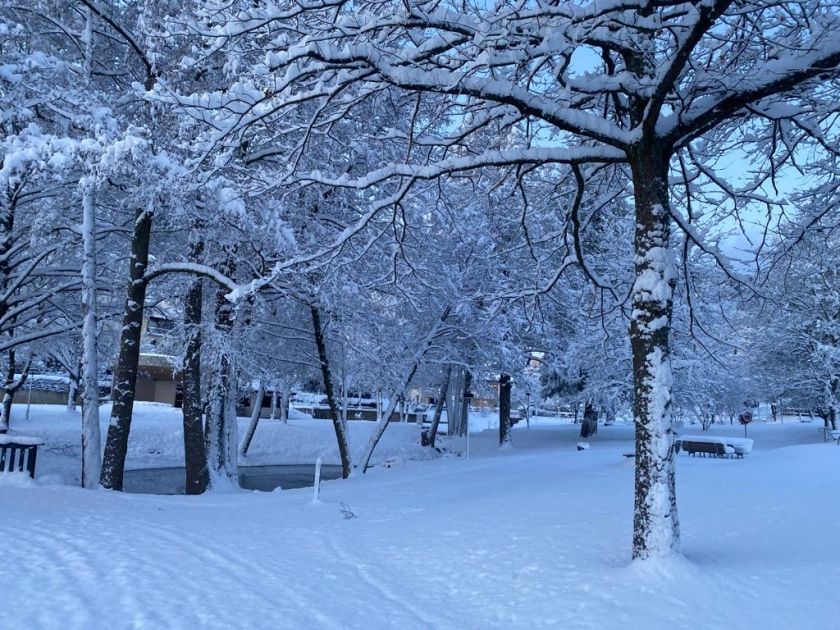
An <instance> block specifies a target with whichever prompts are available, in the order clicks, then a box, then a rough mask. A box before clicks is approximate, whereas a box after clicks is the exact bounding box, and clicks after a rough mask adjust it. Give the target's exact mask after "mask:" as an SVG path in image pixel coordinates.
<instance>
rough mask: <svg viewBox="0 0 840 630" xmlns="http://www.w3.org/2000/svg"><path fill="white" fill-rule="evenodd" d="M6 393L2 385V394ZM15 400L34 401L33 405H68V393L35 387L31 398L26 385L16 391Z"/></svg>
mask: <svg viewBox="0 0 840 630" xmlns="http://www.w3.org/2000/svg"><path fill="white" fill-rule="evenodd" d="M5 393H6V392H5V390H4V389H3V388H2V387H0V396H3V395H4V394H5ZM14 402H15V403H18V404H24V405H25V404H27V403H32V404H33V405H66V404H67V393H66V392H64V393H62V392H52V391H44V390H40V389H33V390H32V394H31V398H30V393H29V390H28V389H26V386H25V385H24V387H23V389H19V390H17V392H16V393H15V398H14Z"/></svg>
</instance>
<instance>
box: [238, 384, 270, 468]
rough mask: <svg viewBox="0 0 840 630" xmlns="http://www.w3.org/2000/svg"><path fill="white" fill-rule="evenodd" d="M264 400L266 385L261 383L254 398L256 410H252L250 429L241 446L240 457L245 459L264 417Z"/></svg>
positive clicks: (246, 432) (243, 437)
mask: <svg viewBox="0 0 840 630" xmlns="http://www.w3.org/2000/svg"><path fill="white" fill-rule="evenodd" d="M264 399H265V384H264V383H263V382H262V381H260V386H259V388H258V389H257V395H256V396H255V397H254V408H253V409H251V421H250V422H249V423H248V429H247V430H246V431H245V435H244V436H242V443H241V444H240V445H239V455H240V457H245V456H246V455H247V454H248V449H249V448H250V447H251V441H252V440H253V439H254V433H256V432H257V426H258V425H259V423H260V418H261V417H262V404H263V400H264Z"/></svg>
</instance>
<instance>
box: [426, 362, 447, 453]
mask: <svg viewBox="0 0 840 630" xmlns="http://www.w3.org/2000/svg"><path fill="white" fill-rule="evenodd" d="M451 374H452V367H451V366H450V367H447V368H446V375H445V376H444V377H443V382H442V383H441V384H440V391H439V392H438V397H437V400H436V401H435V414H434V415H433V416H432V426H431V428H430V429H429V446H430V447H431V448H434V447H435V440H436V439H437V432H438V426H440V416H441V414H442V412H443V403H444V401H445V400H446V392H447V390H448V389H449V377H450V375H451Z"/></svg>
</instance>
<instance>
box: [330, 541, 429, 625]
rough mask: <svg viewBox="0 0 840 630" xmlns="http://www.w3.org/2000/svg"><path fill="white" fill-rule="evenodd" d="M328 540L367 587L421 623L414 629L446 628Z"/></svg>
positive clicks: (333, 550)
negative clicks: (395, 592) (396, 593)
mask: <svg viewBox="0 0 840 630" xmlns="http://www.w3.org/2000/svg"><path fill="white" fill-rule="evenodd" d="M326 540H327V544H328V545H329V547H330V549H331V550H332V552H333V553H334V555H335V556H336V557H337V558H338V559H339V560H340V561H341V562H343V563H344V564H345V565H347V566H350V567H353V569H354V570H355V572H356V574H357V575H358V576H359V578H360V579H361V580H362V582H364V583H365V584H366V585H367V586H369V587H370V588H372V589H373V590H374V591H375V592H376V593H377V594H378V595H380V596H381V597H382V598H383V599H385V600H387V601H389V602H391V603H392V604H394V605H396V606H397V607H399V608H400V609H402V610H403V611H404V612H407V613H408V615H409V616H410V617H412V618H413V619H415V620H416V621H418V622H420V623H419V624H418V625H417V626H413V627H423V628H441V627H444V626H445V624H444V623H443V622H442V621H441V620H440V619H433V618H432V617H430V616H428V615H427V614H426V613H425V612H424V611H423V610H421V609H420V608H418V607H417V606H414V605H412V604H410V603H409V602H408V601H406V600H405V599H403V598H400V597H399V596H397V595H395V594H394V592H393V591H392V590H391V589H390V588H389V587H388V586H387V585H386V583H384V582H382V581H381V580H378V579H376V578H374V577H373V576H372V575H371V573H370V571H368V569H367V564H366V563H364V562H362V561H361V560H360V559H359V558H358V557H357V556H354V555H353V554H351V553H350V552H348V551H346V550H345V549H344V548H343V547H341V546H340V545H338V544H337V543H336V542H335V539H334V538H333V537H332V536H329V535H327V536H326ZM421 624H422V625H421Z"/></svg>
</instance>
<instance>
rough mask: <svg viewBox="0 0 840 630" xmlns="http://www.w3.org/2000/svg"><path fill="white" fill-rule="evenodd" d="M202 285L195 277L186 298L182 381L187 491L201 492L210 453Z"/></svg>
mask: <svg viewBox="0 0 840 630" xmlns="http://www.w3.org/2000/svg"><path fill="white" fill-rule="evenodd" d="M203 302H204V296H203V285H202V281H201V280H200V279H196V280H194V281H193V283H192V284H191V285H190V288H189V290H188V291H187V296H186V298H185V300H184V324H185V326H186V328H187V331H188V333H187V334H188V335H189V339H188V341H187V349H186V352H185V354H184V371H183V373H182V382H183V389H184V405H183V408H182V411H183V414H184V467H185V469H186V471H185V473H186V480H185V481H186V485H185V488H186V493H187V494H202V493H203V492H205V491H206V490H207V484H208V472H207V453H206V452H205V450H204V423H203V421H202V417H201V416H202V413H201V411H202V404H201V342H202V338H201V315H202V313H201V311H202V304H203Z"/></svg>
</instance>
